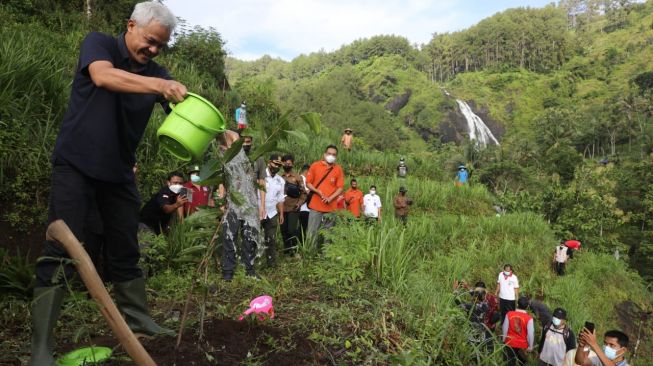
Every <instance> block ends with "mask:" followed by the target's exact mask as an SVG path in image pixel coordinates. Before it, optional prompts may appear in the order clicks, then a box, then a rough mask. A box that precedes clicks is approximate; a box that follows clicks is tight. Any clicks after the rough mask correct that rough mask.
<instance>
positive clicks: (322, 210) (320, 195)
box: [306, 145, 345, 243]
mask: <svg viewBox="0 0 653 366" xmlns="http://www.w3.org/2000/svg"><path fill="white" fill-rule="evenodd" d="M337 156H338V148H337V147H336V146H335V145H329V146H327V148H326V150H325V151H324V159H323V160H320V161H316V162H314V163H313V164H311V167H310V168H309V169H308V172H307V173H306V187H307V188H308V189H309V190H310V191H311V192H312V194H311V198H310V200H309V201H308V208H309V209H310V210H311V211H310V213H309V215H308V228H307V232H308V236H309V240H311V241H313V240H315V236H316V235H317V232H318V230H320V227H321V226H323V221H324V229H329V228H331V227H333V225H334V224H335V219H334V218H333V217H330V216H331V215H329V213H331V212H333V211H335V210H336V208H337V206H336V199H337V198H338V196H339V195H340V193H342V190H343V188H344V186H345V175H344V173H343V171H342V167H340V165H338V164H336V158H337ZM313 243H315V242H313Z"/></svg>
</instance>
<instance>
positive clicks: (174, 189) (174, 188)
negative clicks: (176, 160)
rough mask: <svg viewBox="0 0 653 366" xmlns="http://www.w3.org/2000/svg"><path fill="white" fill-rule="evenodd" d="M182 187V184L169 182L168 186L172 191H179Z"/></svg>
mask: <svg viewBox="0 0 653 366" xmlns="http://www.w3.org/2000/svg"><path fill="white" fill-rule="evenodd" d="M183 187H184V186H182V185H181V184H171V185H170V186H169V187H168V188H170V190H171V191H172V193H179V191H181V189H182V188H183Z"/></svg>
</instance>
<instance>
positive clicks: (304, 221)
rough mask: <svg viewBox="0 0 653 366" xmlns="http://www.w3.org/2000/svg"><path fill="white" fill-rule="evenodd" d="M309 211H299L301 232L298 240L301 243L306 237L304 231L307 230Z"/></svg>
mask: <svg viewBox="0 0 653 366" xmlns="http://www.w3.org/2000/svg"><path fill="white" fill-rule="evenodd" d="M309 214H310V212H309V211H299V227H300V230H301V236H300V239H301V241H302V242H303V241H304V238H305V237H306V230H308V215H309Z"/></svg>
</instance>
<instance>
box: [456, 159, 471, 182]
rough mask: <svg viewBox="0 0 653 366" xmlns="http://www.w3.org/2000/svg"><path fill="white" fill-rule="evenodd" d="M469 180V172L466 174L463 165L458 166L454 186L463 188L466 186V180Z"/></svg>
mask: <svg viewBox="0 0 653 366" xmlns="http://www.w3.org/2000/svg"><path fill="white" fill-rule="evenodd" d="M468 179H469V172H467V168H465V166H464V165H462V164H460V165H459V166H458V174H457V175H456V185H457V186H459V187H460V186H463V185H465V184H467V180H468Z"/></svg>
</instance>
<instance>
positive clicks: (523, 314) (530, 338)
mask: <svg viewBox="0 0 653 366" xmlns="http://www.w3.org/2000/svg"><path fill="white" fill-rule="evenodd" d="M527 308H528V299H527V298H526V297H523V296H522V297H520V298H519V300H517V310H513V311H509V312H508V313H507V314H506V318H505V319H504V321H503V342H504V343H505V344H506V348H504V356H505V359H506V364H507V365H508V366H516V365H525V364H526V362H527V361H528V358H527V356H526V353H525V352H532V351H533V347H535V325H534V322H533V317H532V316H530V315H529V314H528V312H527V311H526V309H527ZM524 351H525V352H524Z"/></svg>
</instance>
